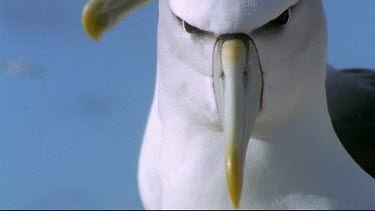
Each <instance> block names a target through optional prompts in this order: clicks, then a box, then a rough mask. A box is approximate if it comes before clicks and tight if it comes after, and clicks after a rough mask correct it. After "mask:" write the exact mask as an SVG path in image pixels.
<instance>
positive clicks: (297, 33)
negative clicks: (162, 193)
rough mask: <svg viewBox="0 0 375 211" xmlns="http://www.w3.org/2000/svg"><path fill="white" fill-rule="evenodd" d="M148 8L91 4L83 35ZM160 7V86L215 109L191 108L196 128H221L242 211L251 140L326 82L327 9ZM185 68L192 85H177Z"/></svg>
mask: <svg viewBox="0 0 375 211" xmlns="http://www.w3.org/2000/svg"><path fill="white" fill-rule="evenodd" d="M147 2H150V0H90V1H89V2H88V4H87V5H86V7H85V9H84V12H83V25H84V27H85V30H86V32H87V33H88V34H89V35H90V36H91V37H92V38H93V39H95V40H98V39H99V37H100V36H101V35H102V33H103V32H104V31H106V30H108V29H110V28H111V27H112V26H114V25H115V24H116V23H118V22H119V21H120V20H121V19H122V18H123V17H125V15H127V14H128V13H129V12H131V11H133V10H135V9H137V8H139V7H141V6H143V5H144V4H145V3H147ZM159 9H160V18H159V31H158V36H159V38H158V39H159V45H158V48H159V51H158V65H159V67H160V68H159V69H160V70H159V74H160V80H161V81H162V82H161V83H163V80H164V81H165V82H164V83H166V84H168V85H165V86H173V84H176V83H182V84H184V85H185V86H188V89H190V93H191V96H190V98H191V99H190V100H191V101H192V102H193V103H190V106H195V107H197V108H199V107H201V108H207V107H209V105H212V104H214V105H215V109H214V110H215V111H214V112H212V113H214V115H212V113H210V112H202V111H199V109H196V108H190V110H191V111H192V114H193V115H196V119H198V120H197V122H198V123H199V121H202V122H204V123H203V124H204V125H219V127H220V128H221V130H222V131H223V140H224V141H225V142H226V145H227V149H226V155H225V167H226V174H227V185H228V190H229V194H230V196H231V199H232V202H233V204H234V206H235V207H238V206H239V201H240V198H241V188H242V175H243V168H244V163H245V155H246V151H247V145H248V142H249V140H250V136H252V135H254V134H256V133H257V131H256V130H257V128H261V127H262V126H263V125H267V124H275V122H278V121H281V120H282V119H284V118H286V117H288V116H291V115H293V114H294V113H297V112H299V111H298V109H299V108H301V105H302V104H307V103H308V102H309V100H310V99H309V97H308V96H309V94H311V93H312V92H314V89H312V87H315V86H316V84H317V83H322V82H323V83H324V77H325V72H324V69H325V68H324V66H325V64H326V61H325V51H326V49H325V48H326V29H325V19H324V14H323V9H322V4H321V2H320V1H306V0H300V1H298V0H279V1H274V0H236V1H233V0H160V7H159ZM311 55H315V56H311ZM163 67H169V68H163ZM180 69H183V72H184V73H183V74H185V75H189V76H190V78H191V81H192V82H186V81H187V80H186V78H184V79H179V78H181V76H179V74H181V71H178V70H180ZM195 76H196V77H205V78H209V80H210V81H211V83H212V86H211V90H199V87H200V85H199V84H197V83H196V82H193V81H194V77H195ZM305 79H308V80H305ZM297 87H298V88H297ZM202 93H203V94H202ZM206 93H213V94H212V95H209V94H208V95H207V94H206ZM171 95H173V94H171ZM210 96H214V97H212V98H211V97H210ZM188 106H189V105H187V107H188ZM188 109H189V108H188ZM223 156H224V155H223ZM223 166H224V164H223Z"/></svg>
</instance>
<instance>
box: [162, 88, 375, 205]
mask: <svg viewBox="0 0 375 211" xmlns="http://www.w3.org/2000/svg"><path fill="white" fill-rule="evenodd" d="M159 85H160V84H159ZM159 91H161V90H159ZM162 92H163V91H161V92H159V96H162V95H163V93H162ZM309 97H311V98H310V99H311V101H309V102H307V103H309V106H308V105H306V106H304V108H305V109H304V110H300V112H299V113H295V115H290V118H289V119H285V120H284V121H282V122H280V123H275V124H272V125H267V126H266V125H262V126H256V127H255V128H254V130H253V136H252V138H251V140H250V142H249V146H248V151H247V157H246V163H245V173H244V186H243V194H242V204H241V207H243V208H269V209H271V208H280V207H285V208H289V209H295V208H301V207H302V208H306V209H309V208H310V209H319V208H363V207H364V208H369V207H371V205H370V204H369V203H372V201H373V199H374V197H375V184H374V182H373V181H371V180H372V178H370V177H369V176H368V175H367V174H366V173H365V172H364V171H363V170H362V169H360V167H359V166H358V165H357V164H356V163H355V162H354V161H353V160H352V159H351V158H350V156H349V155H348V154H347V152H346V151H345V149H344V148H343V147H342V145H341V143H340V141H339V140H338V138H337V136H336V134H335V132H334V130H333V127H332V125H331V121H330V118H329V114H328V110H327V105H326V95H325V90H324V86H323V89H321V90H319V91H317V92H316V95H315V96H311V95H310V96H309ZM159 102H160V101H159ZM159 106H162V104H159ZM160 110H163V108H159V111H160ZM171 114H172V115H173V117H172V116H170V117H169V118H170V119H173V120H174V121H170V122H173V124H168V120H167V119H169V118H166V120H167V122H164V123H163V148H162V152H161V166H163V169H164V171H162V172H163V173H162V175H163V176H162V178H163V180H164V179H165V180H167V181H169V184H171V186H170V187H169V186H168V185H167V186H165V187H163V188H164V194H172V195H173V194H175V195H174V196H173V198H174V200H169V201H168V202H166V203H165V204H163V203H162V205H163V206H165V207H164V208H173V207H175V206H176V207H181V206H184V205H185V206H186V207H188V208H197V207H195V205H197V206H198V205H199V207H200V208H201V207H202V206H203V207H205V206H206V208H223V207H222V206H223V204H224V206H226V207H227V208H232V205H231V203H230V199H229V196H228V193H227V187H226V180H225V172H224V155H225V153H224V151H225V143H224V141H222V140H223V137H222V133H221V132H220V130H212V128H211V129H210V128H207V127H201V126H200V125H196V124H194V120H193V119H190V120H189V119H186V118H188V116H189V115H188V114H186V113H183V114H182V115H181V116H179V113H178V112H172V113H171ZM168 116H169V115H168ZM162 121H163V120H162ZM178 122H180V123H181V124H179V123H178ZM189 122H190V123H189ZM176 123H177V124H176ZM213 128H214V127H213ZM192 134H199V135H192ZM176 142H179V143H176ZM202 178H204V179H202ZM197 181H201V183H199V182H197ZM176 184H178V185H176ZM369 184H370V185H369ZM364 192H365V193H368V194H366V195H364V194H363V193H364ZM212 193H215V196H216V198H212V199H209V200H208V201H207V202H202V200H201V199H203V198H206V199H207V197H206V195H210V194H212ZM187 198H189V200H187ZM188 202H189V203H188ZM192 202H193V203H192ZM194 202H196V203H194ZM184 203H185V204H184ZM186 203H187V204H186ZM372 206H373V205H372Z"/></svg>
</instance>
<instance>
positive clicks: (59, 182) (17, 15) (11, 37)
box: [0, 0, 375, 209]
mask: <svg viewBox="0 0 375 211" xmlns="http://www.w3.org/2000/svg"><path fill="white" fill-rule="evenodd" d="M85 2H86V1H85V0H54V1H51V0H33V1H30V0H16V1H15V0H0V209H142V204H141V201H140V198H139V194H138V189H137V163H138V154H139V150H140V146H141V140H142V136H143V132H144V128H145V124H146V120H147V116H148V112H149V107H150V104H151V100H152V95H153V87H154V80H155V66H156V29H157V13H158V12H157V2H154V3H152V4H151V5H149V6H147V7H146V8H144V9H142V10H140V11H139V12H138V13H136V14H133V15H131V16H130V17H128V18H127V19H126V20H125V21H124V22H123V23H122V24H121V25H120V26H118V27H116V28H115V29H114V30H113V31H111V32H109V33H108V34H106V35H105V36H104V38H103V39H102V40H101V42H100V43H99V44H98V43H94V42H92V41H91V40H90V39H89V38H88V37H86V35H85V34H84V32H83V30H82V28H81V21H80V19H81V10H82V8H83V6H84V4H85ZM324 5H325V9H326V12H327V20H328V28H329V46H328V61H329V63H330V64H332V65H333V66H335V67H337V68H350V67H362V68H372V69H375V56H374V53H373V51H374V50H373V49H375V42H374V37H375V1H373V0H361V1H355V0H324Z"/></svg>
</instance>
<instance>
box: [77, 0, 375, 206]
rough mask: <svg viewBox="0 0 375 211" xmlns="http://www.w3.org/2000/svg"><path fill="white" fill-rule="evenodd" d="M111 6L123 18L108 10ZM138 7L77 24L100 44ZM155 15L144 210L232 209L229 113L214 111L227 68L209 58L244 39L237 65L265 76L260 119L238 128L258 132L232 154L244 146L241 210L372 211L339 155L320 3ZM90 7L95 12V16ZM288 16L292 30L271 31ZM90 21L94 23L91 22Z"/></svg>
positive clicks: (206, 2)
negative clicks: (217, 74) (219, 75)
mask: <svg viewBox="0 0 375 211" xmlns="http://www.w3.org/2000/svg"><path fill="white" fill-rule="evenodd" d="M111 2H112V3H113V4H121V3H119V2H122V3H123V4H124V5H125V6H123V7H122V9H121V10H116V9H113V10H111V9H108V8H111V7H110V6H111V4H112V3H111ZM139 2H141V3H142V2H143V1H139ZM136 4H137V1H135V0H130V1H129V0H122V1H113V0H112V1H111V0H110V1H103V0H92V1H90V4H89V6H88V7H87V8H86V10H85V13H86V14H89V15H86V16H88V17H89V18H88V19H87V20H84V22H85V23H86V25H89V26H88V29H87V30H88V32H89V33H90V34H91V35H92V36H93V37H98V36H99V35H100V34H101V32H102V31H103V30H104V29H108V28H110V27H111V26H113V24H115V23H117V21H118V18H117V17H122V16H123V14H125V13H124V11H125V12H128V8H134V7H135V6H134V5H136ZM159 4H160V6H159V14H160V15H159V16H160V17H159V30H158V67H157V79H156V87H155V95H154V100H153V104H152V107H151V112H150V117H149V120H148V124H147V129H146V133H145V136H144V140H143V145H142V151H141V157H140V162H139V188H140V193H141V197H142V200H143V203H144V205H145V207H146V208H151V209H159V208H162V209H176V208H177V209H178V208H184V209H198V208H199V209H213V208H215V209H231V208H233V205H232V202H231V198H230V195H229V194H228V187H227V178H226V168H225V163H226V162H227V161H228V160H227V158H226V157H225V155H226V150H228V149H226V148H227V147H228V140H227V138H226V137H227V135H226V130H227V129H226V127H225V124H226V121H227V120H226V118H228V116H227V114H226V113H225V112H227V110H225V112H224V114H223V113H222V111H220V109H221V108H220V107H223V109H228V108H227V107H230V106H231V105H229V104H227V103H228V102H225V101H224V102H222V101H221V100H220V99H227V98H225V96H227V94H226V92H225V93H224V94H221V93H217V91H216V92H215V86H217V85H215V83H216V84H217V82H216V81H215V80H216V79H215V80H214V77H213V74H214V73H213V72H214V71H215V67H214V66H215V63H216V62H217V61H220V62H222V63H223V64H224V63H225V62H226V61H224V59H222V58H220V59H218V58H216V57H217V56H216V55H219V56H218V57H220V55H221V56H223V55H224V54H220V52H221V48H225V47H224V44H223V46H222V45H221V44H220V45H218V44H217V43H218V40H220V39H221V38H222V37H223V36H224V37H226V36H230V37H231V36H234V37H235V38H237V35H238V34H239V33H240V34H241V35H238V36H245V37H246V38H241V39H242V40H243V39H245V40H247V39H249V40H251V41H249V44H248V43H247V41H244V43H245V44H244V45H245V48H246V49H247V52H248V53H247V54H249V55H250V56H248V55H247V56H245V57H243V58H244V59H245V60H246V62H248V63H246V64H245V63H243V64H244V65H245V66H246V65H247V66H249V65H253V64H254V62H259V63H260V65H259V68H260V70H261V73H262V75H261V83H262V84H261V86H262V87H261V91H260V94H259V100H260V101H259V102H260V107H259V110H257V114H256V115H251V114H250V115H249V116H246V115H245V114H243V116H240V117H239V119H241V118H244V119H247V118H250V119H253V120H254V121H255V125H254V127H253V128H252V125H246V124H245V129H244V130H245V131H249V132H251V138H250V140H248V139H247V140H246V141H245V142H246V143H242V142H241V140H240V144H238V145H235V146H245V148H244V150H243V151H244V153H245V154H244V155H243V156H244V157H243V158H244V163H242V162H241V161H239V164H240V165H243V166H244V168H243V177H242V178H243V180H242V181H243V182H242V183H241V184H242V196H241V201H240V208H247V209H348V208H349V209H354V208H356V209H366V208H367V209H369V208H375V200H374V199H375V182H374V181H373V179H372V178H371V177H369V176H368V175H367V174H366V173H365V172H364V171H363V170H362V169H361V168H360V167H358V165H357V164H356V163H355V162H354V161H353V160H352V159H351V157H350V156H349V155H348V153H347V152H346V151H345V149H344V148H343V147H342V145H341V144H340V141H339V139H338V138H337V136H336V134H335V132H334V129H333V127H332V124H331V121H330V116H329V114H328V109H327V100H326V90H325V77H326V69H327V68H326V41H327V37H326V23H325V17H324V13H323V8H322V4H321V2H320V1H304V0H302V1H297V0H282V1H273V0H262V1H260V0H237V1H233V0H203V1H201V0H200V1H198V0H160V1H159ZM92 5H95V7H96V8H95V9H90V7H92ZM98 5H99V6H98ZM103 5H105V6H103ZM108 5H109V6H108ZM127 5H131V6H127ZM136 6H137V5H136ZM103 8H104V9H103ZM288 9H290V10H289V11H290V14H289V15H290V17H289V21H288V23H287V24H285V25H278V24H277V23H276V22H274V21H273V20H275V19H276V18H278V17H279V16H280V14H284V11H288ZM98 11H99V12H98ZM92 14H99V15H98V16H95V17H94V18H92ZM103 14H105V15H103ZM112 16H113V17H114V18H113V17H112ZM98 17H99V18H98ZM100 17H106V19H104V20H107V22H104V23H105V24H104V25H103V22H102V23H101V24H102V25H100V24H96V23H97V22H98V21H97V20H103V19H100ZM93 20H95V21H96V22H95V21H93ZM108 20H115V21H108ZM99 22H100V21H99ZM93 23H94V24H93ZM90 24H91V25H90ZM186 24H188V26H189V27H192V28H191V29H194V30H193V32H192V33H188V32H189V30H186ZM184 27H185V30H184ZM90 30H91V31H90ZM96 35H97V36H96ZM225 39H226V38H225ZM223 42H225V41H223ZM241 42H242V41H241ZM241 42H240V43H241ZM249 46H250V47H249ZM216 48H218V49H219V50H218V51H219V54H215V53H217V52H216V50H215V49H216ZM249 49H250V50H249ZM251 49H253V51H255V50H256V53H255V54H256V55H255V56H254V53H251ZM223 51H224V50H223ZM249 52H250V53H249ZM236 55H237V54H236ZM233 57H236V56H233ZM241 58H242V57H241ZM254 58H257V59H256V60H257V61H255V60H254ZM229 60H230V59H229ZM240 60H241V59H240ZM258 60H259V61H258ZM230 61H232V60H230ZM241 61H242V60H241ZM220 62H219V63H220ZM240 63H241V62H240ZM241 64H242V63H241ZM223 66H224V65H223ZM220 68H223V69H225V67H220ZM246 68H247V69H249V74H250V76H249V77H250V79H249V82H246V81H245V82H244V84H247V83H251V84H253V81H252V80H255V81H258V80H257V79H254V77H255V76H254V75H252V74H253V69H256V68H257V67H255V68H253V67H246ZM213 69H214V71H213ZM247 69H246V71H247ZM225 71H226V70H224V72H225ZM226 77H228V75H227V74H226V72H225V74H224V76H223V78H224V79H223V80H226V81H225V83H224V85H223V86H224V91H225V89H228V88H226V87H225V86H227V85H226V84H229V82H228V80H229V79H228V78H226ZM239 77H242V76H239ZM243 77H244V78H245V79H244V80H247V77H248V76H247V75H246V76H243ZM239 80H240V79H239ZM241 80H242V79H241ZM240 83H242V82H240ZM245 86H246V85H245ZM249 89H250V90H254V88H249ZM244 90H245V91H244V92H245V93H246V92H247V88H246V87H245V88H244ZM254 93H258V92H254ZM218 95H220V96H218ZM254 96H257V95H256V94H251V97H254ZM245 97H246V99H248V98H247V96H245ZM251 99H256V98H251ZM256 100H258V99H256ZM252 101H253V100H252ZM252 101H251V102H252ZM254 106H255V107H254ZM256 106H257V105H253V107H254V108H257V109H258V107H256ZM241 109H245V110H246V109H247V108H241ZM241 109H240V111H243V110H241ZM250 113H251V112H250ZM240 114H241V113H240ZM237 120H238V119H235V121H237ZM241 121H242V120H241ZM250 122H251V121H250ZM240 126H241V124H240ZM235 128H236V127H235ZM247 142H248V146H247ZM236 143H237V142H236ZM246 146H247V147H246ZM239 154H240V155H239V159H241V156H242V155H241V152H239ZM227 168H229V167H227ZM235 169H236V168H235ZM239 169H241V167H240V168H239ZM227 171H228V169H227ZM227 174H228V172H227ZM240 175H242V173H241V174H240ZM228 181H229V180H228ZM231 194H232V193H231ZM234 203H235V202H234Z"/></svg>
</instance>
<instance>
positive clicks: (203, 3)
mask: <svg viewBox="0 0 375 211" xmlns="http://www.w3.org/2000/svg"><path fill="white" fill-rule="evenodd" d="M297 1H298V0H169V5H170V7H171V9H172V11H173V13H174V14H175V15H177V16H179V17H180V18H182V19H184V20H185V21H187V22H188V23H190V24H192V25H194V26H197V27H199V28H201V29H203V30H207V31H211V32H215V33H218V34H222V33H234V32H250V31H251V30H252V29H254V28H257V27H259V26H261V25H263V24H265V23H267V22H268V21H270V20H272V19H273V18H276V17H277V16H278V15H280V14H281V13H282V12H283V11H284V10H286V9H288V8H289V7H290V6H292V5H294V4H296V3H297ZM244 30H245V31H244ZM246 30H247V31H246Z"/></svg>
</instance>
